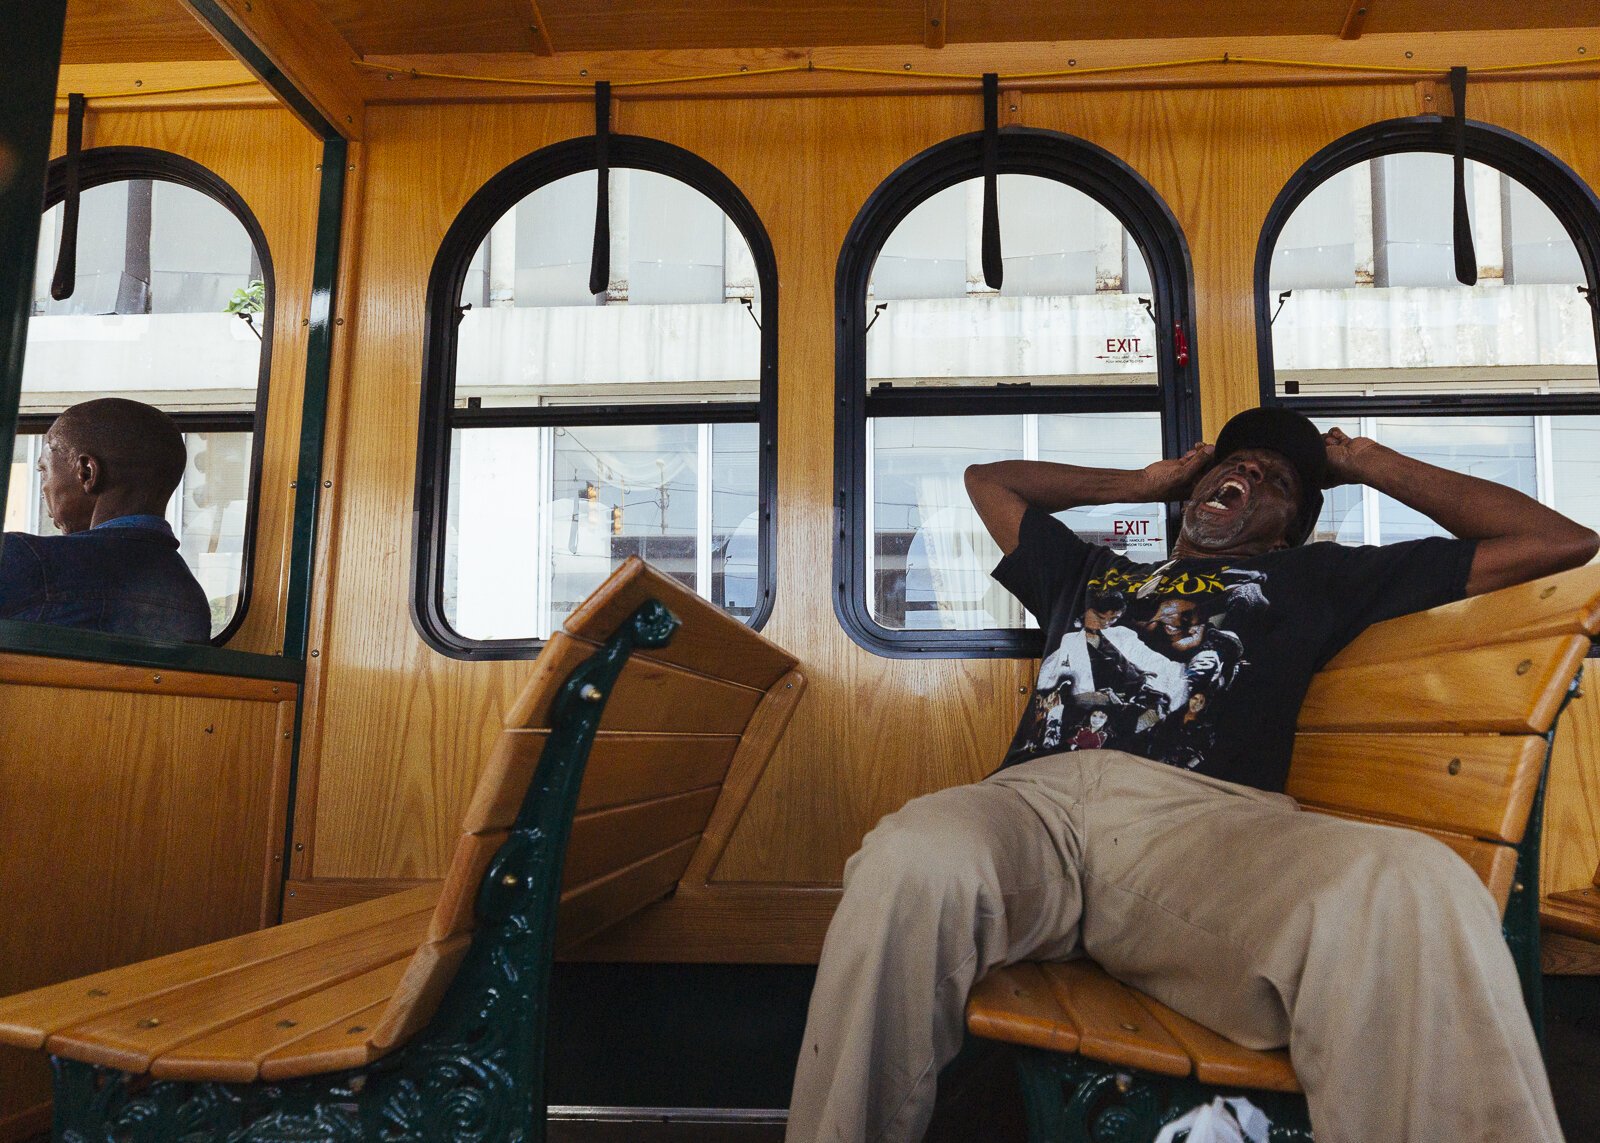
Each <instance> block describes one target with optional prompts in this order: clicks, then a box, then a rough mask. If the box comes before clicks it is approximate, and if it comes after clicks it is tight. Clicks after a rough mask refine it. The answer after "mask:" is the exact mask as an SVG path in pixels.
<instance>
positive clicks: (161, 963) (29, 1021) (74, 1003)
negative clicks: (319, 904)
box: [0, 884, 439, 1049]
mask: <svg viewBox="0 0 1600 1143" xmlns="http://www.w3.org/2000/svg"><path fill="white" fill-rule="evenodd" d="M438 895H439V886H438V885H436V884H430V885H419V886H417V887H416V888H415V889H408V890H406V891H405V892H403V893H394V894H391V895H389V896H387V897H380V898H378V899H376V900H372V901H366V902H363V903H362V904H359V905H352V906H350V907H348V908H345V909H341V910H339V911H337V912H332V913H323V914H319V915H318V916H315V917H307V918H305V919H304V920H300V921H293V922H291V923H289V924H287V925H279V926H278V927H276V928H272V929H263V930H261V931H260V932H255V933H245V934H243V935H242V936H237V937H230V938H229V939H227V940H225V941H216V942H213V943H212V944H208V945H200V946H198V947H196V948H192V949H184V950H183V951H181V952H175V953H169V954H168V955H166V956H163V957H157V958H155V959H154V960H147V961H141V962H140V963H138V964H130V965H126V966H124V967H122V968H113V969H108V970H107V971H105V972H97V973H95V974H94V975H92V976H84V977H79V978H78V979H77V980H69V981H65V982H63V983H61V984H52V985H49V986H47V987H44V988H37V989H34V990H33V991H32V992H22V993H18V994H17V995H16V996H9V997H6V998H5V999H4V1000H0V1044H9V1045H12V1046H14V1047H19V1048H32V1049H37V1048H41V1047H43V1046H44V1043H45V1040H46V1038H47V1037H49V1036H50V1035H52V1034H54V1033H55V1032H57V1031H59V1030H60V1029H62V1028H64V1027H67V1026H68V1025H71V1024H75V1023H81V1022H83V1021H86V1020H92V1019H94V1018H95V1017H97V1016H100V1015H102V1014H104V1013H107V1012H111V1011H114V1010H116V1009H118V1008H122V1007H123V1006H125V1005H127V1004H129V1003H131V1002H133V1001H135V1000H137V999H140V998H142V997H155V996H159V995H161V994H163V993H165V992H167V991H169V990H171V989H175V988H179V987H182V986H184V985H185V984H188V983H190V982H193V981H197V980H204V979H206V978H208V977H212V976H215V975H217V974H218V973H223V972H229V971H233V970H236V969H238V968H241V967H243V966H247V965H251V964H255V963H257V962H259V961H263V960H269V959H272V958H275V957H280V956H282V955H284V954H285V953H286V952H288V951H290V950H293V949H296V948H299V947H302V946H304V945H310V944H320V943H322V942H324V941H328V940H333V939H335V938H338V937H340V936H342V935H344V934H347V933H351V932H355V931H359V930H361V929H365V928H370V927H371V926H373V925H377V924H382V923H384V922H386V921H390V920H394V919H396V918H399V917H404V916H409V915H412V914H416V913H419V912H422V913H424V914H425V913H426V911H427V910H429V909H431V908H433V904H434V902H435V901H436V900H437V899H438Z"/></svg>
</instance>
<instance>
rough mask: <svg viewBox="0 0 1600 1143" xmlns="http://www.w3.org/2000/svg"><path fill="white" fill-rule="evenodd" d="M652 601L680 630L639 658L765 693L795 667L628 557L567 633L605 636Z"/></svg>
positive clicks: (579, 610) (569, 619) (773, 648)
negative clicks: (659, 604)
mask: <svg viewBox="0 0 1600 1143" xmlns="http://www.w3.org/2000/svg"><path fill="white" fill-rule="evenodd" d="M634 563H638V567H637V568H634V567H632V566H631V565H633V564H634ZM650 598H655V599H658V600H660V601H661V602H662V603H664V604H666V606H667V609H668V610H670V611H671V612H672V613H673V614H674V615H676V616H677V617H678V618H679V619H680V620H682V621H683V627H682V628H681V629H680V630H679V632H678V634H677V635H676V636H674V638H673V640H672V642H671V643H670V644H668V645H667V646H666V647H664V648H661V649H660V650H653V651H643V652H639V654H641V655H644V656H646V657H649V658H655V659H660V660H663V661H665V662H669V663H677V664H679V665H680V666H684V667H688V668H690V669H691V670H694V671H698V672H700V673H701V674H705V675H711V676H713V677H715V678H719V679H725V680H728V681H730V682H735V683H742V684H744V685H745V686H749V687H755V688H756V689H757V690H763V691H764V690H766V689H767V688H768V687H770V686H771V685H772V684H773V683H775V682H777V681H778V679H780V678H782V677H783V675H784V674H785V673H786V672H788V671H790V670H793V669H794V667H795V665H796V662H797V661H796V659H795V657H794V656H793V655H791V654H789V653H788V652H787V651H785V650H783V649H782V648H781V647H779V646H777V645H776V644H774V643H772V642H769V641H768V640H767V639H764V638H762V637H761V636H760V635H758V634H756V633H755V632H754V631H753V630H751V629H750V627H749V626H747V625H746V624H743V623H740V622H739V621H738V620H737V619H734V618H732V617H730V616H729V615H728V614H727V613H726V612H724V611H723V610H722V609H721V608H719V607H717V606H716V605H715V604H713V603H711V602H710V601H709V600H705V599H702V598H700V597H699V596H698V595H695V594H694V593H693V592H692V591H690V590H689V589H688V588H686V587H684V586H683V585H682V584H680V583H678V582H677V581H676V580H674V579H671V578H669V577H668V576H665V575H662V574H661V573H660V572H658V571H656V570H655V569H654V568H651V567H648V566H646V565H645V564H644V563H643V562H642V561H638V559H637V557H629V560H628V561H627V562H626V563H624V565H623V567H622V568H621V569H619V571H618V572H617V573H616V574H615V575H614V576H613V579H612V580H611V581H608V582H607V583H606V584H605V585H604V586H603V587H602V588H601V589H600V590H597V591H596V592H594V594H592V595H590V596H589V598H588V599H586V600H584V602H583V603H581V604H579V605H578V608H577V610H575V611H573V612H572V614H571V615H569V616H568V617H567V622H566V624H565V626H566V629H567V631H569V632H570V633H572V634H574V635H578V636H581V637H583V638H586V639H595V640H600V639H606V638H609V637H610V635H611V633H612V632H613V631H615V630H616V629H617V627H618V626H619V625H621V623H622V621H623V620H625V619H626V618H628V616H630V615H632V614H633V612H634V610H635V609H637V608H638V606H639V605H640V604H641V603H643V602H644V601H645V600H646V599H650Z"/></svg>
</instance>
